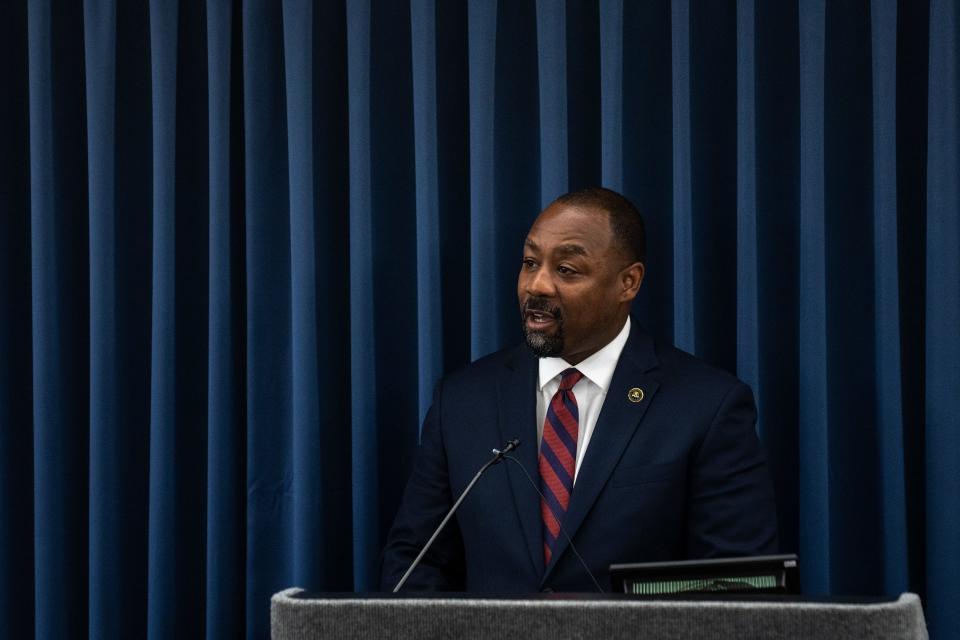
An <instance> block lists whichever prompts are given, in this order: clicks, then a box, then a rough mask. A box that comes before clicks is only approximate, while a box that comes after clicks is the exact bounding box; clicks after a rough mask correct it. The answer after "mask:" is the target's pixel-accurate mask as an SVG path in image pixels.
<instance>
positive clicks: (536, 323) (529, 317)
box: [524, 309, 557, 331]
mask: <svg viewBox="0 0 960 640" xmlns="http://www.w3.org/2000/svg"><path fill="white" fill-rule="evenodd" d="M524 322H525V323H526V325H527V328H528V329H531V330H533V331H543V330H544V329H549V328H550V327H552V326H554V325H555V324H556V323H557V318H556V316H554V315H553V314H552V313H550V312H549V311H540V310H537V309H527V310H526V311H525V312H524Z"/></svg>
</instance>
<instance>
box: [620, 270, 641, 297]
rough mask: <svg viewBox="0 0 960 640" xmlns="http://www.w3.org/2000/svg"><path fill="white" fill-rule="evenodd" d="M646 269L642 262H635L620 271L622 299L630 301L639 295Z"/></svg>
mask: <svg viewBox="0 0 960 640" xmlns="http://www.w3.org/2000/svg"><path fill="white" fill-rule="evenodd" d="M644 272H645V269H644V267H643V263H642V262H634V263H633V264H631V265H629V266H628V267H626V268H625V269H623V271H621V272H620V286H621V287H622V288H621V290H620V301H621V302H628V301H630V300H633V299H634V298H636V297H637V292H638V291H640V285H641V284H642V283H643V274H644Z"/></svg>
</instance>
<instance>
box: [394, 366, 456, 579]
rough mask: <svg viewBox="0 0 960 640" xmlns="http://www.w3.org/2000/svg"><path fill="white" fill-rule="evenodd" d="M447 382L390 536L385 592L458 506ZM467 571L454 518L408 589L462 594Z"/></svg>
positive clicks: (438, 392)
mask: <svg viewBox="0 0 960 640" xmlns="http://www.w3.org/2000/svg"><path fill="white" fill-rule="evenodd" d="M442 384H443V382H442V381H441V382H440V384H438V385H437V389H436V391H435V393H434V399H433V405H432V406H431V407H430V410H429V411H428V412H427V417H426V418H425V419H424V422H423V430H422V434H421V439H420V447H419V448H418V450H417V455H416V459H415V463H414V467H413V474H412V475H411V477H410V481H409V482H408V483H407V488H406V490H405V491H404V494H403V500H402V502H401V504H400V510H399V511H398V512H397V517H396V519H395V520H394V523H393V527H391V529H390V533H389V535H388V536H387V544H386V546H385V547H384V551H383V558H382V564H381V584H380V588H381V589H382V590H384V591H392V590H393V588H394V587H395V586H396V584H397V583H398V582H399V581H400V578H401V577H402V576H403V574H404V573H405V572H406V570H407V568H408V567H409V566H410V564H411V563H412V562H413V560H414V558H416V557H417V554H418V553H420V550H421V549H422V548H423V546H424V545H425V544H426V543H427V540H428V539H429V538H430V535H431V534H432V533H433V531H434V530H435V529H436V527H437V525H439V524H440V521H441V520H443V517H444V516H445V515H446V513H447V511H449V510H450V507H451V506H453V499H452V496H451V491H450V478H449V474H448V470H447V456H446V453H445V450H444V444H443V429H442V425H441V424H440V414H441V411H440V403H441V397H442V388H443V387H442ZM464 572H465V569H464V554H463V541H462V538H461V536H460V530H459V528H458V526H457V520H456V518H452V519H451V520H450V522H448V523H447V527H446V529H445V530H444V531H443V533H441V534H440V536H439V537H438V538H437V539H436V541H434V543H433V546H432V547H431V548H430V551H429V552H427V554H426V555H425V556H424V558H423V560H422V561H421V563H420V565H419V566H418V567H417V569H416V570H414V572H413V573H412V574H411V575H410V578H409V579H408V580H407V582H406V584H405V586H404V590H411V591H461V590H463V588H464Z"/></svg>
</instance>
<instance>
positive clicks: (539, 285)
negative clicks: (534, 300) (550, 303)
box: [527, 267, 556, 296]
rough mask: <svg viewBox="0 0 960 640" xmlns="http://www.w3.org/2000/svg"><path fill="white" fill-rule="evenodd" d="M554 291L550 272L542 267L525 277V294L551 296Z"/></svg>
mask: <svg viewBox="0 0 960 640" xmlns="http://www.w3.org/2000/svg"><path fill="white" fill-rule="evenodd" d="M555 292H556V287H555V286H554V284H553V279H552V278H551V277H550V272H549V271H548V270H547V269H544V268H543V267H541V268H539V269H537V270H536V271H534V272H533V273H531V274H530V276H529V277H528V278H527V294H528V295H531V296H552V295H553V294H554V293H555Z"/></svg>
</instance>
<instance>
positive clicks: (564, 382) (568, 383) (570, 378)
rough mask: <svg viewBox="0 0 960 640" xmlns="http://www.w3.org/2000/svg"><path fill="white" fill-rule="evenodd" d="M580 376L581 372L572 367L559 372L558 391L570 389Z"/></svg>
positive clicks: (578, 380)
mask: <svg viewBox="0 0 960 640" xmlns="http://www.w3.org/2000/svg"><path fill="white" fill-rule="evenodd" d="M582 377H583V374H582V373H580V372H579V371H577V370H576V369H574V368H573V367H571V368H569V369H567V370H566V371H564V372H563V373H561V374H560V391H570V389H573V387H574V385H576V384H577V383H578V382H580V378H582Z"/></svg>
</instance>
